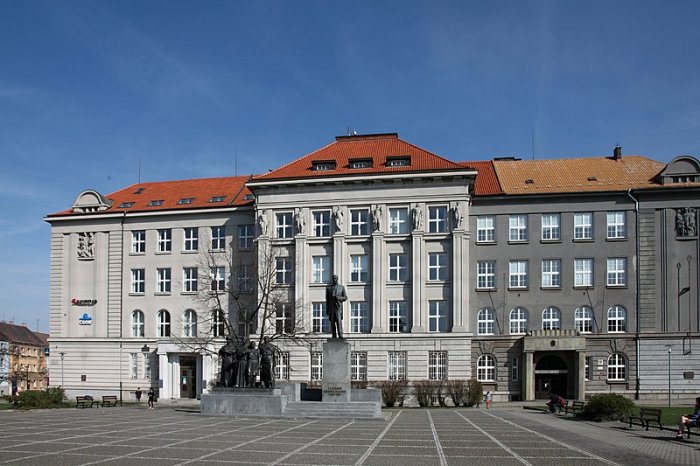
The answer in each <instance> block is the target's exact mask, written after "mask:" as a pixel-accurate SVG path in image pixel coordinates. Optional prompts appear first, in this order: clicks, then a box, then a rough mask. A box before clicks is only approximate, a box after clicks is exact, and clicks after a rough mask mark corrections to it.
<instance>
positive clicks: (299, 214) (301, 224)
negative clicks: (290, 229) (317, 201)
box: [294, 207, 306, 235]
mask: <svg viewBox="0 0 700 466" xmlns="http://www.w3.org/2000/svg"><path fill="white" fill-rule="evenodd" d="M294 224H295V225H296V228H297V235H303V234H304V233H305V232H306V220H305V219H304V211H303V210H302V209H301V207H297V208H296V209H294Z"/></svg>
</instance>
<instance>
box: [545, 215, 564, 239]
mask: <svg viewBox="0 0 700 466" xmlns="http://www.w3.org/2000/svg"><path fill="white" fill-rule="evenodd" d="M540 227H541V230H542V232H541V236H540V238H541V240H542V241H561V214H558V213H547V214H542V216H541V225H540Z"/></svg>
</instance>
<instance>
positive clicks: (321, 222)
mask: <svg viewBox="0 0 700 466" xmlns="http://www.w3.org/2000/svg"><path fill="white" fill-rule="evenodd" d="M313 219H314V225H313V228H314V236H330V235H331V212H330V210H319V211H316V212H313Z"/></svg>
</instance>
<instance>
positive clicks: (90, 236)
mask: <svg viewBox="0 0 700 466" xmlns="http://www.w3.org/2000/svg"><path fill="white" fill-rule="evenodd" d="M94 258H95V234H94V233H89V232H86V233H78V259H80V260H90V259H94Z"/></svg>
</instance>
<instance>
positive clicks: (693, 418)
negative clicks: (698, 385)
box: [676, 396, 700, 439]
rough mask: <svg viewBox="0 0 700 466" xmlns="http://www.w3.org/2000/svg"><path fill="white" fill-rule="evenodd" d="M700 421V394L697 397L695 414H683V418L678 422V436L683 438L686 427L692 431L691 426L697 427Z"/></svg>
mask: <svg viewBox="0 0 700 466" xmlns="http://www.w3.org/2000/svg"><path fill="white" fill-rule="evenodd" d="M698 421H700V396H699V397H697V398H695V411H693V414H686V415H685V416H681V420H680V421H679V422H678V432H677V433H676V438H680V439H682V438H683V431H684V430H685V429H686V428H688V430H689V431H690V428H691V427H697V426H698ZM688 435H690V434H688Z"/></svg>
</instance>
